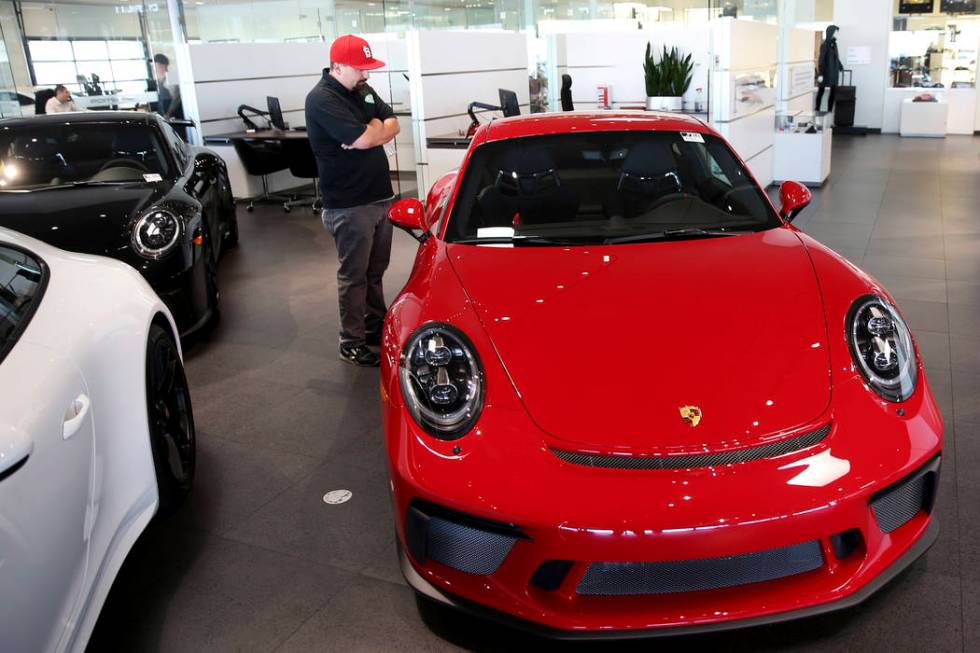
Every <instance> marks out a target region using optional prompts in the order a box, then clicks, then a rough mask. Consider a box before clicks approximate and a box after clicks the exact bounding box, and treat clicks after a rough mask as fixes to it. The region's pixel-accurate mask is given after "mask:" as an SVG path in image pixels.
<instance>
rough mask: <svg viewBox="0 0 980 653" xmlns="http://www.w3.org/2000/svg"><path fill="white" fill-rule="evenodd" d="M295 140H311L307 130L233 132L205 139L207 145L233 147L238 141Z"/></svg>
mask: <svg viewBox="0 0 980 653" xmlns="http://www.w3.org/2000/svg"><path fill="white" fill-rule="evenodd" d="M295 138H309V136H308V135H307V134H306V130H305V129H288V130H286V131H283V130H281V129H257V130H255V131H251V132H249V131H241V132H232V133H230V134H213V135H211V136H205V137H204V144H205V145H231V144H232V141H237V140H256V141H285V140H292V139H295Z"/></svg>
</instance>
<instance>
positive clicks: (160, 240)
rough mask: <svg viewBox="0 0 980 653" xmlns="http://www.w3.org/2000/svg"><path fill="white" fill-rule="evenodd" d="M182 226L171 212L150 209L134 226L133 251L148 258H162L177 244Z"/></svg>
mask: <svg viewBox="0 0 980 653" xmlns="http://www.w3.org/2000/svg"><path fill="white" fill-rule="evenodd" d="M180 225H181V222H180V220H179V219H178V218H177V216H175V215H174V214H173V213H171V212H170V211H168V210H166V209H160V208H155V209H150V210H149V211H147V212H146V213H144V214H143V215H141V216H140V218H139V219H138V220H137V221H136V224H134V225H133V249H135V250H136V251H137V252H138V253H139V254H140V255H141V256H145V257H146V258H152V259H157V258H160V257H161V256H163V255H165V254H166V253H167V252H169V251H170V250H171V249H173V248H174V245H176V244H177V240H178V239H179V238H180V231H181V226H180Z"/></svg>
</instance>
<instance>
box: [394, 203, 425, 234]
mask: <svg viewBox="0 0 980 653" xmlns="http://www.w3.org/2000/svg"><path fill="white" fill-rule="evenodd" d="M388 219H389V220H391V224H393V225H395V226H396V227H398V228H399V229H404V230H405V231H407V232H408V233H410V234H411V235H412V238H415V239H416V240H417V241H419V242H420V243H421V242H424V241H425V238H426V231H427V230H428V228H429V226H428V225H427V224H426V223H425V209H423V208H422V202H420V201H418V200H417V199H403V200H398V201H397V202H395V203H394V204H392V205H391V208H390V209H388ZM416 230H419V231H421V232H422V235H421V236H416V235H415V233H414V232H415V231H416Z"/></svg>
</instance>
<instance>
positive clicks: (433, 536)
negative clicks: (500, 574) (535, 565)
mask: <svg viewBox="0 0 980 653" xmlns="http://www.w3.org/2000/svg"><path fill="white" fill-rule="evenodd" d="M516 540H517V538H516V537H511V536H508V535H502V534H499V533H491V532H488V531H484V530H480V529H478V528H473V527H471V526H465V525H463V524H457V523H456V522H451V521H448V520H446V519H442V518H440V517H432V518H430V519H429V528H428V536H427V541H426V554H427V555H428V557H430V558H431V559H433V560H435V561H436V562H439V563H442V564H444V565H446V566H447V567H452V568H453V569H458V570H459V571H463V572H466V573H468V574H480V575H487V574H492V573H493V572H495V571H497V567H499V566H500V563H502V562H503V561H504V558H506V557H507V554H508V553H510V549H511V547H512V546H514V542H515V541H516Z"/></svg>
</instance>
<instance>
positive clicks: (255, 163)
mask: <svg viewBox="0 0 980 653" xmlns="http://www.w3.org/2000/svg"><path fill="white" fill-rule="evenodd" d="M232 144H233V145H234V147H235V152H237V153H238V158H239V159H241V162H242V166H244V168H245V172H247V173H248V174H250V175H255V176H256V177H261V178H262V194H261V195H260V196H258V197H253V198H251V199H249V201H248V206H246V207H245V208H246V210H248V211H251V210H252V209H254V208H255V203H256V202H288V201H289V200H290V199H292V198H291V197H289V196H288V195H283V194H281V193H270V192H269V180H268V179H267V178H266V175H270V174H272V173H273V172H279V171H280V170H285V169H286V168H288V167H289V161H288V159H287V157H286V153H285V152H284V150H283V147H282V141H267V140H258V139H255V140H253V139H248V138H236V139H234V140H233V141H232Z"/></svg>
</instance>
